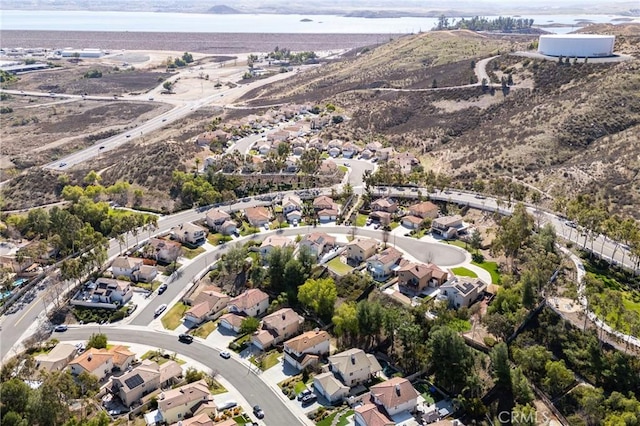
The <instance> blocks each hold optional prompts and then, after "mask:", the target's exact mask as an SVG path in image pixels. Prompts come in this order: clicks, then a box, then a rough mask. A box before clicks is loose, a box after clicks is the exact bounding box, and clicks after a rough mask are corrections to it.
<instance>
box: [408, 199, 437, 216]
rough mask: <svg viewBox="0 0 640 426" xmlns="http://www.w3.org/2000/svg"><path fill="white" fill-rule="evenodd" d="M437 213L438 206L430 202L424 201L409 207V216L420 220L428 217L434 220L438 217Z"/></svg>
mask: <svg viewBox="0 0 640 426" xmlns="http://www.w3.org/2000/svg"><path fill="white" fill-rule="evenodd" d="M438 212H439V209H438V206H436V205H435V204H433V203H432V202H431V201H424V202H422V203H418V204H414V205H412V206H410V207H409V214H410V215H411V216H417V217H420V218H422V219H426V218H428V217H430V218H431V219H435V218H436V217H438Z"/></svg>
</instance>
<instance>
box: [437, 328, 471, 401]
mask: <svg viewBox="0 0 640 426" xmlns="http://www.w3.org/2000/svg"><path fill="white" fill-rule="evenodd" d="M428 347H429V351H430V359H431V360H432V363H433V367H434V370H435V371H434V376H435V379H436V382H437V383H438V384H439V385H440V386H442V387H443V388H445V389H446V390H447V391H449V392H451V393H453V394H458V393H459V392H460V391H461V390H462V389H463V388H464V387H465V385H466V383H467V380H469V375H470V374H471V372H472V371H473V365H474V358H473V352H471V349H469V347H468V346H467V345H466V343H465V342H464V339H463V338H462V337H460V335H458V333H456V332H455V331H453V330H452V329H450V328H449V327H446V326H444V327H438V328H436V329H434V330H433V331H432V332H431V335H430V336H429V341H428Z"/></svg>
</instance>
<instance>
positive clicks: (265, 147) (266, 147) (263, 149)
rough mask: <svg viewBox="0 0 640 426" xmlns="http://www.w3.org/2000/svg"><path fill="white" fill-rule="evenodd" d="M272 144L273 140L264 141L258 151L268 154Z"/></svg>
mask: <svg viewBox="0 0 640 426" xmlns="http://www.w3.org/2000/svg"><path fill="white" fill-rule="evenodd" d="M272 146H273V143H272V142H264V143H262V144H260V146H259V147H258V152H259V153H260V155H264V156H267V155H268V154H269V152H270V151H271V148H272Z"/></svg>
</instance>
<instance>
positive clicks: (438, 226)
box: [431, 214, 465, 238]
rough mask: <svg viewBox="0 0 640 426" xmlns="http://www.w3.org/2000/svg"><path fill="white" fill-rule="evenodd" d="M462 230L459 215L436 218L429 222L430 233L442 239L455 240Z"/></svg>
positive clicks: (462, 226)
mask: <svg viewBox="0 0 640 426" xmlns="http://www.w3.org/2000/svg"><path fill="white" fill-rule="evenodd" d="M464 229H465V228H464V225H463V223H462V216H460V215H459V214H456V215H453V216H442V217H437V218H435V219H433V221H431V232H432V233H434V234H438V235H440V236H441V237H443V238H456V237H457V236H458V234H459V233H461V232H462V231H463V230H464Z"/></svg>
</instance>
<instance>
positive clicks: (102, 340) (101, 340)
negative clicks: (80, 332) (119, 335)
mask: <svg viewBox="0 0 640 426" xmlns="http://www.w3.org/2000/svg"><path fill="white" fill-rule="evenodd" d="M106 347H107V335H106V334H104V333H102V334H100V333H94V334H92V335H91V337H89V341H88V342H87V349H89V348H96V349H105V348H106Z"/></svg>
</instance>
